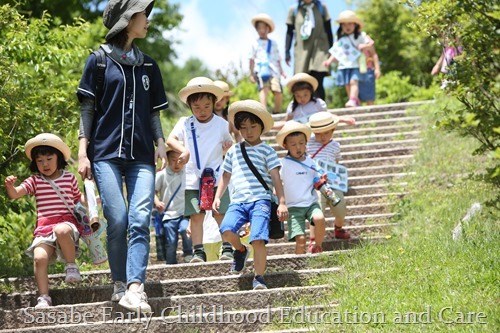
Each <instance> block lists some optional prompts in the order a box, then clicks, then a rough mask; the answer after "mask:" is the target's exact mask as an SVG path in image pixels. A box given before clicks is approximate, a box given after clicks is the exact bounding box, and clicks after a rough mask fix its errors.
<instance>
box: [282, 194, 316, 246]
mask: <svg viewBox="0 0 500 333" xmlns="http://www.w3.org/2000/svg"><path fill="white" fill-rule="evenodd" d="M319 214H321V215H323V211H322V210H321V207H320V206H319V204H318V203H317V202H315V203H313V204H312V205H311V206H309V207H288V215H289V217H288V221H287V223H288V240H290V241H293V240H294V239H295V236H300V235H305V234H306V220H308V221H309V222H310V224H311V225H314V221H313V216H314V215H319Z"/></svg>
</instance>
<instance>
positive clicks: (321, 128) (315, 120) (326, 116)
mask: <svg viewBox="0 0 500 333" xmlns="http://www.w3.org/2000/svg"><path fill="white" fill-rule="evenodd" d="M338 123H339V117H337V116H334V115H333V114H331V113H330V112H327V111H320V112H316V113H315V114H313V115H311V116H310V117H309V123H307V125H308V126H309V127H310V128H311V130H312V132H313V133H321V132H326V131H329V130H332V129H335V128H336V127H337V124H338Z"/></svg>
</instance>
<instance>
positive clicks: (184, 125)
mask: <svg viewBox="0 0 500 333" xmlns="http://www.w3.org/2000/svg"><path fill="white" fill-rule="evenodd" d="M191 122H193V125H194V129H195V133H196V144H197V146H198V158H199V163H200V167H199V168H198V166H197V163H196V160H197V159H196V153H195V148H194V140H193V134H192V131H191ZM228 128H229V127H228V123H227V121H226V120H224V119H223V118H222V117H218V116H215V115H214V117H212V119H211V120H210V121H209V122H208V123H200V122H199V121H198V120H197V119H196V118H195V117H193V116H190V117H181V118H180V119H179V121H177V124H175V127H174V129H173V130H172V133H171V134H173V135H175V136H176V137H177V139H178V140H180V141H183V142H184V146H186V147H187V149H188V150H189V153H190V157H189V161H188V163H187V164H186V190H198V189H199V186H200V178H201V173H202V172H203V169H205V168H212V169H213V170H214V174H215V178H216V184H217V183H218V180H219V175H220V172H221V165H222V160H223V157H222V156H223V150H222V144H223V143H224V141H232V137H231V134H229V129H228Z"/></svg>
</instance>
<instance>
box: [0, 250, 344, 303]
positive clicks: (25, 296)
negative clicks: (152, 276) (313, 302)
mask: <svg viewBox="0 0 500 333" xmlns="http://www.w3.org/2000/svg"><path fill="white" fill-rule="evenodd" d="M329 251H330V250H329ZM251 263H253V261H252V262H249V264H248V265H247V268H246V269H245V271H244V272H243V273H244V274H239V275H229V274H230V273H229V271H230V267H231V262H229V261H226V262H223V264H224V266H225V267H224V269H223V270H222V271H223V272H224V273H225V274H226V275H217V276H201V277H191V278H178V277H177V278H175V279H158V280H155V281H154V282H153V281H151V282H147V283H145V285H144V287H145V292H146V294H147V295H148V297H169V296H172V295H193V294H204V293H215V292H218V293H223V292H229V291H239V290H251V289H252V280H253V276H254V275H253V273H250V272H251V270H252V265H251ZM191 265H192V266H193V265H194V264H191ZM203 265H206V263H203ZM340 271H341V269H340V268H338V267H333V268H321V269H301V270H286V271H275V272H269V273H266V274H265V275H264V278H265V280H266V284H267V286H268V288H283V287H287V286H288V287H289V286H305V285H308V282H307V281H309V279H311V278H313V277H317V276H319V275H322V274H325V273H339V272H340ZM112 293H113V287H112V285H111V284H108V285H100V286H92V287H81V286H78V287H73V288H64V289H52V290H50V295H51V297H52V302H53V304H54V305H63V304H66V305H69V304H79V303H94V302H106V301H109V300H110V298H111V294H112ZM36 297H37V295H36V292H35V291H27V292H23V293H13V294H8V295H5V296H3V297H2V308H1V309H3V310H14V309H20V308H27V307H31V306H34V305H35V304H36Z"/></svg>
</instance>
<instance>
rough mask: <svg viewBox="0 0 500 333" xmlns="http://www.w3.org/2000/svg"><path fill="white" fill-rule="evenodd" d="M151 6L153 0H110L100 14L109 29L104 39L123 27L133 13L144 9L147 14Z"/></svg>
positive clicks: (112, 35)
mask: <svg viewBox="0 0 500 333" xmlns="http://www.w3.org/2000/svg"><path fill="white" fill-rule="evenodd" d="M153 6H154V0H110V1H109V2H108V4H107V5H106V8H105V9H104V13H103V15H102V20H103V23H104V26H105V27H106V28H108V29H109V31H108V33H107V34H106V37H105V38H106V40H107V41H109V40H110V39H111V38H113V37H114V36H116V35H117V34H118V33H119V32H120V31H122V30H123V29H125V28H126V27H127V26H128V23H129V22H130V19H131V18H132V15H134V14H135V13H140V12H142V11H146V16H149V14H150V13H151V11H152V10H153Z"/></svg>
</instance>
